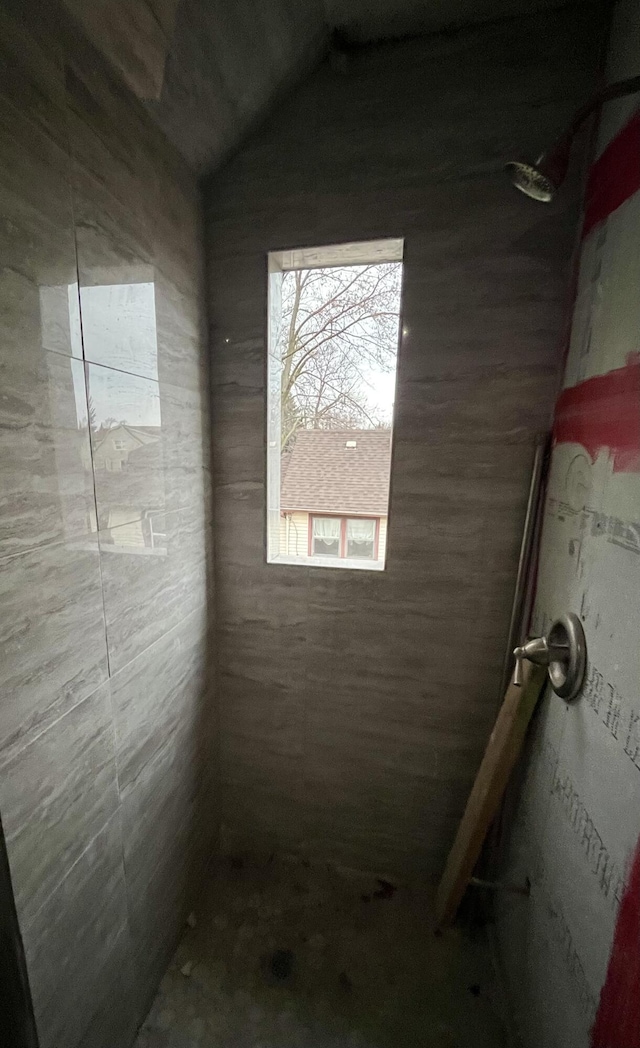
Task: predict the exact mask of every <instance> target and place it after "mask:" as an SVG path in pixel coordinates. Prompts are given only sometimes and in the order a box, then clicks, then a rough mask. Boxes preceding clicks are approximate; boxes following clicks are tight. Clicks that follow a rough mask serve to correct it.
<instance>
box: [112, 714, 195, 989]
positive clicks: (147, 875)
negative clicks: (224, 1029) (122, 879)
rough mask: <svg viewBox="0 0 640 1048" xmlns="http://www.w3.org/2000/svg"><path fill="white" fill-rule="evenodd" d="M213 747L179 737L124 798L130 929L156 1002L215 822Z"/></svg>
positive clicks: (188, 735)
mask: <svg viewBox="0 0 640 1048" xmlns="http://www.w3.org/2000/svg"><path fill="white" fill-rule="evenodd" d="M210 759H211V756H210V747H209V740H208V739H207V737H206V734H205V733H204V732H201V731H199V730H196V731H193V730H191V731H186V732H185V731H184V730H175V731H174V732H173V734H172V735H170V736H169V737H168V738H167V740H166V741H165V744H164V745H163V746H162V748H161V749H160V750H158V751H156V752H155V753H154V755H153V757H152V758H151V759H150V760H149V761H148V762H147V764H146V765H145V767H144V768H143V769H142V771H141V773H140V774H139V776H138V778H137V779H136V781H135V782H133V783H132V784H131V785H130V786H129V788H128V789H127V790H126V791H125V794H124V797H123V802H122V812H123V833H124V864H125V871H126V881H127V901H128V908H129V921H130V926H131V934H132V938H133V945H134V956H135V960H136V968H137V973H138V978H139V981H140V985H141V991H142V993H143V995H144V997H146V998H147V999H149V998H150V996H151V995H152V994H153V992H154V989H155V987H156V986H157V984H158V981H159V980H160V978H161V975H162V972H163V971H164V969H165V967H166V965H167V964H168V962H169V959H170V957H171V954H172V953H173V950H174V949H175V946H176V942H177V938H178V935H179V933H180V929H181V927H182V925H183V921H184V919H185V917H186V914H187V913H188V906H189V903H190V898H191V896H192V893H193V889H194V887H195V885H196V884H197V877H196V876H194V873H196V872H199V871H194V869H193V857H194V854H195V848H196V845H197V844H198V842H199V838H200V837H201V836H202V835H203V834H204V835H205V836H206V837H207V838H208V840H209V841H210V842H211V843H212V842H213V838H214V834H215V828H216V823H215V817H212V816H211V815H210V810H209V807H208V804H207V800H208V798H209V796H210V794H209V792H208V790H207V789H206V783H207V778H208V776H207V771H208V767H207V765H208V763H209V761H210Z"/></svg>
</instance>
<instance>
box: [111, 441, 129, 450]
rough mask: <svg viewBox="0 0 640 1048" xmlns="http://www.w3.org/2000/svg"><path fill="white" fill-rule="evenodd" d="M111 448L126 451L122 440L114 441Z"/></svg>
mask: <svg viewBox="0 0 640 1048" xmlns="http://www.w3.org/2000/svg"><path fill="white" fill-rule="evenodd" d="M113 447H114V449H115V450H116V451H125V449H126V445H125V442H124V440H114V442H113Z"/></svg>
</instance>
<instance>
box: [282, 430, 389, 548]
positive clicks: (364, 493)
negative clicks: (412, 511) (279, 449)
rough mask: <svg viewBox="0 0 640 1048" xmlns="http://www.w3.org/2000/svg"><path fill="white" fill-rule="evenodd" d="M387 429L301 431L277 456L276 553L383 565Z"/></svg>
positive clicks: (387, 483)
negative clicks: (279, 460) (279, 475)
mask: <svg viewBox="0 0 640 1048" xmlns="http://www.w3.org/2000/svg"><path fill="white" fill-rule="evenodd" d="M390 459H391V431H390V430H388V429H361V430H322V429H301V430H299V431H298V433H297V434H296V438H295V443H294V445H293V447H292V448H291V450H287V451H286V452H285V453H284V454H283V456H282V479H281V493H280V515H281V523H280V553H281V555H283V556H287V557H310V556H312V557H318V556H321V557H327V558H332V559H343V560H363V559H365V560H372V561H379V562H382V561H384V553H385V546H386V540H387V512H388V505H389V472H390Z"/></svg>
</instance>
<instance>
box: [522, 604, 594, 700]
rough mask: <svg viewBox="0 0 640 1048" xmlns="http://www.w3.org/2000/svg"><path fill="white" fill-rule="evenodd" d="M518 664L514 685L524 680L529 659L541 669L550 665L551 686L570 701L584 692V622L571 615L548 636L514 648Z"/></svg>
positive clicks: (556, 623) (553, 624)
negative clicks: (525, 667)
mask: <svg viewBox="0 0 640 1048" xmlns="http://www.w3.org/2000/svg"><path fill="white" fill-rule="evenodd" d="M513 654H514V656H515V660H516V664H515V669H514V672H513V683H514V684H516V685H521V684H522V681H523V674H522V664H523V661H524V660H525V659H527V660H528V661H529V662H535V663H536V664H537V665H538V666H547V667H548V671H549V680H550V681H551V687H552V688H553V690H554V691H555V693H556V695H559V696H560V698H562V699H566V700H567V702H570V701H571V699H575V697H576V695H577V694H578V692H579V691H580V689H581V687H582V684H583V681H584V674H585V669H586V665H587V644H586V640H585V635H584V630H583V628H582V623H581V622H580V619H579V618H578V616H577V615H574V614H573V612H569V614H567V615H561V616H560V618H558V619H556V620H555V622H553V623H552V624H551V628H550V630H549V632H548V633H547V634H546V636H544V637H534V638H532V639H531V640H528V641H527V642H526V643H525V644H523V645H521V646H520V647H517V648H514V651H513Z"/></svg>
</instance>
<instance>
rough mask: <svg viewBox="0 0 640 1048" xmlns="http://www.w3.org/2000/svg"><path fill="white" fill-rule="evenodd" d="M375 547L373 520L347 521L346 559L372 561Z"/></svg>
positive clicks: (374, 523)
mask: <svg viewBox="0 0 640 1048" xmlns="http://www.w3.org/2000/svg"><path fill="white" fill-rule="evenodd" d="M375 545H376V522H375V520H348V521H347V557H364V558H366V559H367V560H373V559H374V556H375Z"/></svg>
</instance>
